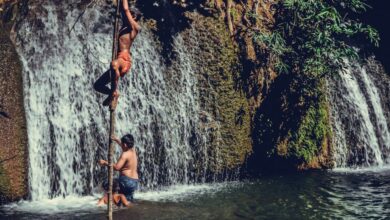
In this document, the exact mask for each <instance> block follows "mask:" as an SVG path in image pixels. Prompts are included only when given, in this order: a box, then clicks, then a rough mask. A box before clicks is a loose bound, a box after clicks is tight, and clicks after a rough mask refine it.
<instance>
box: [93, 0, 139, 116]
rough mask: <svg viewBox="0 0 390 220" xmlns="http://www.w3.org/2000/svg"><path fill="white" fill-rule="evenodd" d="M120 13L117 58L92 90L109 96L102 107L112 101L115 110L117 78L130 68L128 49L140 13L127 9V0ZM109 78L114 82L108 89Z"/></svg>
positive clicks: (136, 32)
mask: <svg viewBox="0 0 390 220" xmlns="http://www.w3.org/2000/svg"><path fill="white" fill-rule="evenodd" d="M120 11H121V18H122V27H121V28H120V30H119V43H118V47H119V52H118V56H117V58H116V59H115V60H113V61H112V62H111V68H112V69H110V70H108V71H106V72H105V73H104V74H103V75H102V76H100V78H99V79H98V80H97V81H96V82H95V83H94V88H95V90H96V91H98V92H100V93H103V94H107V95H109V96H108V97H107V98H106V99H105V100H104V102H103V105H104V106H107V105H109V104H110V103H111V102H112V101H113V102H112V103H113V104H112V106H111V108H112V109H115V108H116V104H117V101H118V97H119V92H118V81H119V77H123V76H124V75H126V74H127V72H128V71H129V70H130V68H131V55H130V47H131V45H132V44H133V42H134V39H135V38H136V36H137V34H138V32H139V31H140V29H141V27H140V25H139V24H138V23H137V21H136V20H137V18H138V17H139V15H140V13H139V11H138V10H137V9H136V8H133V7H132V8H129V4H128V0H123V1H122V5H121V9H120ZM130 11H131V12H130ZM133 16H134V17H133ZM111 70H113V71H111ZM110 74H111V75H110ZM111 77H114V82H113V84H112V85H111V89H110V88H108V87H107V86H106V85H107V84H108V83H110V80H111Z"/></svg>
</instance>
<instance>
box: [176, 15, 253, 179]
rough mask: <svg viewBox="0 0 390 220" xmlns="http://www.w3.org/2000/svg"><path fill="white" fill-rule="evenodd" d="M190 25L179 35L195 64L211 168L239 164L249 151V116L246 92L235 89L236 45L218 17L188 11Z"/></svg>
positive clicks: (239, 69) (222, 168)
mask: <svg viewBox="0 0 390 220" xmlns="http://www.w3.org/2000/svg"><path fill="white" fill-rule="evenodd" d="M186 16H187V17H188V18H189V19H190V20H191V21H192V23H191V27H192V28H191V29H187V30H184V31H183V32H182V35H183V37H184V39H185V42H186V43H187V47H189V48H191V49H192V51H189V52H190V53H191V56H192V59H193V61H194V66H195V68H196V70H195V71H196V72H197V76H198V80H199V87H200V88H199V89H200V97H199V99H200V103H201V110H202V112H200V118H201V121H202V127H204V129H205V131H206V133H208V135H209V140H210V142H209V145H210V146H209V149H210V152H209V153H210V154H211V155H212V157H211V158H213V161H211V167H212V168H211V169H212V170H213V171H214V172H219V171H221V170H224V169H234V168H239V167H240V166H242V164H244V162H245V160H246V158H247V157H248V156H249V154H250V153H251V151H252V143H251V139H250V126H251V117H250V109H249V103H248V100H247V99H246V97H245V94H244V93H243V92H241V91H240V90H239V89H237V87H238V86H237V84H236V82H237V81H236V79H237V77H238V76H239V74H240V72H241V71H242V65H241V63H240V61H239V50H238V45H237V44H236V43H235V42H234V41H233V40H232V39H231V38H230V36H229V32H228V30H227V29H226V26H225V24H224V22H223V20H221V19H217V18H213V17H206V16H203V15H200V14H198V13H187V14H186Z"/></svg>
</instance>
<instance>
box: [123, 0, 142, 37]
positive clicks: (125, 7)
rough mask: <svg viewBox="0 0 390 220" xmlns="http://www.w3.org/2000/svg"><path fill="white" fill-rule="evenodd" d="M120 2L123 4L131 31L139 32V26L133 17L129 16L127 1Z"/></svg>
mask: <svg viewBox="0 0 390 220" xmlns="http://www.w3.org/2000/svg"><path fill="white" fill-rule="evenodd" d="M122 2H123V10H125V14H126V17H127V20H128V21H129V23H130V25H131V27H132V28H133V30H135V31H136V32H139V31H140V30H141V26H140V25H139V24H138V23H137V22H136V21H135V20H134V18H133V16H131V13H130V10H129V3H128V0H123V1H122Z"/></svg>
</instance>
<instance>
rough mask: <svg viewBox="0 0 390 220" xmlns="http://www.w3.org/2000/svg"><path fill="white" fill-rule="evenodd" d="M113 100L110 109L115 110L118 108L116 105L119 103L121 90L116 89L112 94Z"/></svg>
mask: <svg viewBox="0 0 390 220" xmlns="http://www.w3.org/2000/svg"><path fill="white" fill-rule="evenodd" d="M112 97H113V98H112V101H111V104H110V109H111V110H115V109H116V106H117V105H118V98H119V92H118V90H116V91H115V92H114V94H112Z"/></svg>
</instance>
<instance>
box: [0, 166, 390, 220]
mask: <svg viewBox="0 0 390 220" xmlns="http://www.w3.org/2000/svg"><path fill="white" fill-rule="evenodd" d="M137 199H138V202H137V204H136V205H134V207H132V208H129V209H124V208H122V209H115V212H114V217H115V219H271V218H273V219H351V218H352V219H356V218H359V219H389V218H390V169H381V170H355V171H351V170H347V169H344V170H343V169H340V170H336V171H328V172H305V173H295V174H288V175H273V176H263V177H260V178H258V179H256V180H251V181H241V182H226V183H217V184H203V185H191V186H174V187H170V188H166V189H164V190H161V191H156V192H141V193H138V194H137ZM96 200H97V196H90V197H82V198H78V197H69V198H66V199H63V198H57V199H54V200H47V201H39V202H26V201H24V202H19V203H13V204H10V205H7V206H3V207H1V208H0V219H10V218H12V219H91V220H92V219H106V218H105V217H106V216H105V208H104V207H96V206H95V203H96Z"/></svg>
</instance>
